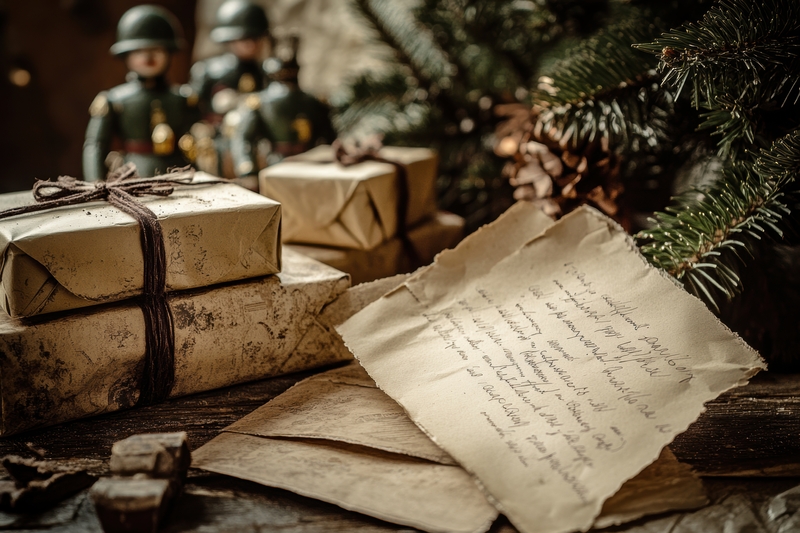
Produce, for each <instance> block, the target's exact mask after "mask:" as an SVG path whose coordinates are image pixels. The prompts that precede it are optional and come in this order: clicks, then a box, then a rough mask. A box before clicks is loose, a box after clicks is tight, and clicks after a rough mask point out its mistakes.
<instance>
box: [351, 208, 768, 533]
mask: <svg viewBox="0 0 800 533" xmlns="http://www.w3.org/2000/svg"><path fill="white" fill-rule="evenodd" d="M528 209H530V208H529V207H519V206H516V207H515V208H513V210H512V211H511V212H510V213H509V214H508V215H507V216H504V217H503V218H501V219H499V220H498V221H497V222H496V223H494V224H493V225H490V226H488V227H486V228H484V229H483V230H482V231H480V232H478V233H476V234H474V235H473V236H471V237H469V238H467V239H466V240H465V241H463V242H462V243H461V244H460V245H459V246H458V247H457V248H456V249H455V250H453V251H451V252H446V253H443V254H441V255H440V256H439V258H438V260H437V262H436V263H435V264H434V265H433V266H432V267H430V268H427V269H423V270H422V271H420V272H418V273H417V274H415V275H414V276H411V277H410V278H409V279H408V280H407V281H406V282H405V283H404V284H403V285H402V286H401V287H399V288H397V289H396V290H394V291H393V292H391V293H389V294H387V295H386V296H384V297H382V298H381V299H380V300H377V301H376V302H374V303H373V304H371V305H370V306H368V307H366V308H365V309H364V310H363V311H361V312H360V313H358V314H356V315H354V316H353V317H352V318H350V319H349V320H348V321H347V322H345V323H344V324H343V325H342V326H340V327H339V328H338V330H339V332H340V333H341V334H342V337H343V338H344V340H345V342H346V343H347V346H348V348H349V349H350V350H351V351H352V352H353V354H354V355H355V356H356V358H357V359H358V360H359V361H360V363H361V364H362V365H363V366H364V368H365V369H366V370H367V371H368V373H369V374H370V376H371V377H372V378H373V379H374V380H375V382H376V383H377V385H378V386H379V387H380V388H381V389H382V390H384V391H385V392H386V393H387V394H389V396H391V397H392V398H393V399H394V400H396V401H397V402H398V403H399V404H400V405H401V406H402V407H403V408H404V409H405V411H406V412H407V413H408V414H409V416H410V417H411V418H412V419H413V420H414V422H415V423H416V424H417V425H418V426H420V427H421V428H422V429H423V430H424V431H425V432H426V433H427V434H428V435H430V436H431V437H432V438H433V439H434V440H435V442H436V443H437V444H439V445H440V446H441V447H442V448H443V449H444V450H445V451H446V452H447V453H449V454H450V455H451V456H452V457H453V458H454V459H455V460H456V461H458V462H459V464H461V465H462V466H463V467H464V468H465V469H466V470H467V471H469V472H470V473H472V474H473V475H474V476H475V477H476V478H477V479H478V480H479V481H480V483H481V485H482V486H483V487H484V488H485V490H486V491H487V493H488V494H489V496H490V497H491V498H492V500H493V501H496V502H497V505H498V507H499V508H500V509H501V511H502V512H504V513H505V514H506V515H507V516H508V518H509V519H510V521H511V522H512V523H513V524H514V525H515V526H516V527H517V528H518V529H519V530H520V531H522V532H523V533H525V532H534V531H535V532H537V533H560V532H567V531H575V530H586V529H588V528H590V527H591V526H592V524H593V523H594V521H595V519H596V517H597V516H598V514H599V513H600V512H601V508H602V505H603V503H604V502H605V501H606V500H607V499H608V498H609V497H610V496H611V495H613V494H614V493H615V492H617V491H618V490H619V488H620V487H621V486H622V484H623V483H624V482H625V481H626V480H628V479H630V478H632V477H634V476H635V475H636V474H637V473H639V472H640V471H642V470H643V469H644V468H645V467H646V466H647V465H649V464H651V463H652V462H653V461H654V460H655V459H656V458H657V457H658V456H659V453H660V452H661V450H662V449H663V448H664V447H665V446H666V445H667V444H668V443H670V442H671V441H672V439H673V438H674V437H675V436H676V435H677V434H679V433H681V432H683V431H685V430H686V428H687V427H688V426H689V424H691V423H692V422H693V421H694V420H695V419H696V418H697V417H698V416H699V414H700V413H701V412H702V411H703V404H704V403H705V402H707V401H709V400H711V399H713V398H715V397H717V396H718V395H719V394H721V393H722V392H724V391H726V390H728V389H730V388H733V387H736V386H737V385H740V384H743V383H745V382H746V381H747V379H749V378H750V377H751V376H752V375H754V374H755V373H756V372H758V371H759V370H760V369H763V368H764V366H765V365H764V362H763V360H762V359H761V358H760V357H759V355H758V354H757V353H756V352H755V351H753V350H752V349H751V348H750V347H749V346H747V345H746V344H744V343H743V342H742V341H741V339H739V338H738V337H737V336H736V335H734V334H733V333H732V332H731V331H730V330H728V329H727V328H726V327H725V326H723V325H722V324H721V323H720V322H719V321H718V320H717V318H716V317H714V316H713V315H712V314H711V313H710V312H709V311H708V309H707V308H706V307H705V306H704V305H703V304H702V302H700V300H698V299H697V298H695V297H693V296H691V295H689V294H688V293H686V292H685V291H683V290H682V289H681V288H679V287H677V286H676V285H675V284H674V283H673V282H671V281H670V280H668V279H667V278H665V277H664V276H663V274H662V273H661V272H660V271H658V270H657V269H655V268H653V267H652V266H650V265H648V264H646V263H645V261H644V260H643V258H642V257H641V256H640V255H639V254H638V252H637V251H636V250H635V248H634V247H633V246H632V245H631V240H630V237H629V236H628V235H627V234H625V233H624V232H623V231H622V230H621V229H620V228H619V227H618V226H617V225H616V224H614V223H613V222H611V221H610V219H607V218H606V217H604V216H603V215H601V214H600V213H598V212H597V211H595V210H593V209H590V208H581V209H578V210H576V211H575V212H573V213H571V214H569V215H567V216H566V217H564V218H563V219H562V220H560V221H559V222H558V223H556V224H554V225H552V226H551V227H549V228H547V229H545V230H544V232H543V233H541V232H540V231H536V232H534V231H531V228H530V227H529V226H528V225H525V224H520V223H519V220H518V219H519V218H520V217H524V216H525V215H526V214H527V210H528ZM531 502H536V505H532V504H531Z"/></svg>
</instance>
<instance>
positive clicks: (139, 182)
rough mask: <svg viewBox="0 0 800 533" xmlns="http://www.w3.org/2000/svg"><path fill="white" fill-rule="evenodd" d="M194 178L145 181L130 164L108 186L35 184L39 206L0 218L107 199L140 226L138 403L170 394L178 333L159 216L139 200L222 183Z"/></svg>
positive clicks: (66, 181)
mask: <svg viewBox="0 0 800 533" xmlns="http://www.w3.org/2000/svg"><path fill="white" fill-rule="evenodd" d="M193 177H194V170H193V169H191V168H190V167H185V168H182V169H177V170H175V171H173V172H171V173H169V174H164V175H162V176H156V177H153V178H142V177H139V175H138V174H137V173H136V166H135V165H133V164H132V163H128V164H127V165H124V166H122V167H121V168H120V169H119V170H117V171H116V172H114V173H112V174H111V175H109V177H108V179H107V181H105V182H102V181H98V182H86V181H81V180H78V179H75V178H73V177H70V176H60V177H59V178H58V179H57V180H56V181H44V180H37V181H36V183H35V184H34V186H33V197H34V199H35V200H36V202H37V203H36V204H32V205H27V206H22V207H16V208H13V209H8V210H6V211H2V212H0V219H3V218H8V217H12V216H15V215H21V214H24V213H33V212H37V211H44V210H47V209H55V208H57V207H63V206H68V205H76V204H82V203H86V202H92V201H95V200H105V201H107V202H108V203H110V204H111V205H113V206H114V207H116V208H117V209H119V210H120V211H123V212H125V213H127V214H128V215H130V216H132V217H133V218H134V219H135V220H136V222H137V223H138V224H139V227H140V228H141V231H140V234H139V235H140V241H141V246H142V255H143V258H144V280H143V287H142V295H141V296H140V297H139V298H138V304H139V307H140V308H141V309H142V314H143V315H144V323H145V358H144V371H143V373H142V377H141V379H140V382H139V389H140V393H139V400H138V401H137V405H147V404H151V403H155V402H159V401H162V400H164V399H166V398H167V397H168V396H169V393H170V391H171V390H172V386H173V384H174V382H175V335H174V330H173V320H172V312H171V311H170V308H169V304H168V303H167V297H166V283H167V279H166V278H167V260H166V251H165V249H164V236H163V234H162V231H161V224H160V223H159V221H158V217H157V216H156V214H155V213H153V212H152V211H151V210H150V209H148V208H147V207H146V206H144V205H143V204H141V203H140V202H139V201H138V200H137V199H136V198H137V197H139V196H145V195H155V196H169V195H170V194H172V193H173V191H174V190H175V186H176V185H204V184H207V183H216V182H221V181H223V180H213V181H211V180H209V181H202V182H196V183H193V182H192V180H193Z"/></svg>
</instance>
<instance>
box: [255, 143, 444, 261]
mask: <svg viewBox="0 0 800 533" xmlns="http://www.w3.org/2000/svg"><path fill="white" fill-rule="evenodd" d="M379 155H381V156H383V157H387V158H391V159H392V160H396V161H398V162H400V163H403V164H405V165H406V166H407V168H408V176H407V181H408V193H409V195H408V196H409V199H408V209H407V217H406V226H407V227H411V226H414V225H416V224H418V223H420V222H422V221H424V220H425V219H426V218H429V217H431V216H433V215H434V214H435V213H436V191H435V185H436V175H437V157H436V154H435V153H434V152H433V151H432V150H429V149H427V148H400V147H385V148H383V149H381V151H380V152H379ZM332 160H333V151H332V149H331V148H330V147H329V146H327V147H319V148H317V149H315V150H312V151H311V152H310V153H308V154H301V155H300V156H296V157H293V158H287V160H284V161H282V162H280V163H278V164H276V165H273V166H270V167H267V168H265V169H264V170H262V171H261V173H260V174H259V190H260V192H261V194H263V195H265V196H268V197H270V198H274V199H275V200H277V201H279V202H281V204H282V205H283V221H284V225H283V241H284V242H287V243H300V244H314V245H323V246H333V247H341V248H354V249H360V250H371V249H373V248H375V247H376V246H378V245H379V244H380V243H382V242H384V241H386V240H388V239H390V238H392V237H394V236H395V235H396V233H397V227H398V224H397V200H398V192H397V191H398V183H397V180H398V178H397V176H396V170H395V167H394V165H391V164H389V163H381V162H376V161H365V162H363V163H359V164H356V165H352V166H349V167H344V166H342V165H340V164H339V163H335V162H323V161H332Z"/></svg>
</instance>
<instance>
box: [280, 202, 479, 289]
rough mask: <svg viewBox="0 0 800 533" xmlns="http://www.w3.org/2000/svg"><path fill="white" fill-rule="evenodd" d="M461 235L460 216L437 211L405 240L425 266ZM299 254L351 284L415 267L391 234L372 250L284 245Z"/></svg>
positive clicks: (400, 242)
mask: <svg viewBox="0 0 800 533" xmlns="http://www.w3.org/2000/svg"><path fill="white" fill-rule="evenodd" d="M463 236H464V219H463V218H461V217H460V216H458V215H455V214H453V213H447V212H445V211H439V212H438V213H436V216H435V217H434V218H432V219H431V220H428V221H425V222H423V223H421V224H419V225H418V226H416V227H414V228H411V229H410V230H409V231H408V240H409V242H410V243H411V246H413V247H414V250H415V251H416V252H417V257H418V258H419V260H420V263H421V264H423V265H426V264H428V263H430V262H431V261H433V258H434V257H435V256H436V254H438V253H439V252H441V251H442V250H444V249H446V248H452V247H453V246H455V245H456V244H458V242H459V241H460V240H461V238H462V237H463ZM286 247H287V248H291V249H293V250H295V251H297V252H300V253H301V254H304V255H307V256H308V257H311V258H314V259H316V260H317V261H320V262H322V263H325V264H326V265H329V266H332V267H333V268H336V269H339V270H341V271H342V272H347V273H348V274H350V278H351V279H352V281H353V284H354V285H355V284H358V283H365V282H368V281H372V280H376V279H379V278H385V277H387V276H393V275H395V274H398V273H402V272H410V271H411V270H413V269H414V268H415V267H416V266H419V265H412V264H411V260H410V258H409V257H408V255H407V254H406V253H405V251H404V248H403V242H402V241H401V240H400V239H399V238H397V237H394V238H392V239H389V240H388V241H386V242H384V243H382V244H380V245H378V246H377V247H376V248H374V249H372V250H354V249H347V248H331V247H329V246H313V245H310V244H287V245H286Z"/></svg>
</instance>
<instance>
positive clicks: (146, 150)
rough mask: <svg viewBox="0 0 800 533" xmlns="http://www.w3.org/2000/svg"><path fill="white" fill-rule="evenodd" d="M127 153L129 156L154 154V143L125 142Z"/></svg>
mask: <svg viewBox="0 0 800 533" xmlns="http://www.w3.org/2000/svg"><path fill="white" fill-rule="evenodd" d="M125 151H126V152H128V153H129V154H145V155H149V154H152V153H153V143H152V142H151V141H131V140H128V141H125Z"/></svg>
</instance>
